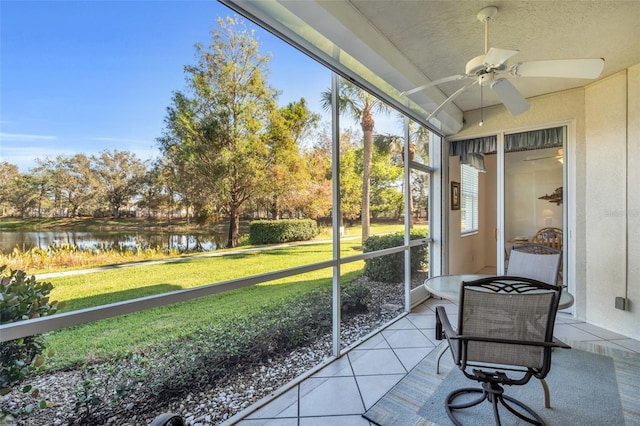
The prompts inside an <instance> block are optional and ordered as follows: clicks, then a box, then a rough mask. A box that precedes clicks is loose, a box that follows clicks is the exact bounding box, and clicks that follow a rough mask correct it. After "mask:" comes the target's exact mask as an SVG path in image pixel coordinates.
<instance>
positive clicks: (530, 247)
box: [507, 244, 562, 286]
mask: <svg viewBox="0 0 640 426" xmlns="http://www.w3.org/2000/svg"><path fill="white" fill-rule="evenodd" d="M561 262H562V251H561V250H557V249H554V248H552V247H549V246H545V245H542V244H521V245H517V246H513V247H512V248H511V253H510V254H509V263H508V265H507V275H509V276H512V277H525V278H532V279H534V280H538V281H542V282H543V283H546V284H551V285H560V286H562V276H561V274H560V265H561Z"/></svg>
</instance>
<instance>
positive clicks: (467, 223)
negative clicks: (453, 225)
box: [460, 164, 478, 235]
mask: <svg viewBox="0 0 640 426" xmlns="http://www.w3.org/2000/svg"><path fill="white" fill-rule="evenodd" d="M460 229H461V230H462V234H463V235H464V234H470V233H474V232H478V170H477V169H475V168H474V167H471V166H468V165H466V164H462V165H461V166H460Z"/></svg>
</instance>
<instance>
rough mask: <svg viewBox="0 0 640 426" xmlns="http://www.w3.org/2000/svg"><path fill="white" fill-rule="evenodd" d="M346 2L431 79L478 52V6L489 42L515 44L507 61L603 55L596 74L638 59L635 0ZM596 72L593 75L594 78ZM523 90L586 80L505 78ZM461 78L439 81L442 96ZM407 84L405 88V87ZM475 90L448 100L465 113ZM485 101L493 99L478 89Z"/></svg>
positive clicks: (476, 102) (457, 68) (475, 100)
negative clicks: (489, 14)
mask: <svg viewBox="0 0 640 426" xmlns="http://www.w3.org/2000/svg"><path fill="white" fill-rule="evenodd" d="M351 3H352V4H353V6H354V7H355V8H356V9H357V10H358V11H359V12H360V13H361V14H362V15H363V16H364V17H365V18H366V19H367V20H368V21H369V22H371V25H373V26H374V27H376V28H377V29H378V30H379V31H380V32H381V33H382V34H384V35H385V36H386V37H387V38H388V39H389V40H390V41H391V43H392V44H393V45H394V46H396V47H397V48H398V49H399V50H400V51H402V52H403V53H404V55H406V56H407V58H409V60H410V61H412V62H413V63H414V64H415V65H416V66H417V67H418V68H419V69H420V70H421V71H422V72H423V73H424V75H425V76H426V77H427V78H429V79H431V80H435V79H440V78H442V77H447V76H449V75H455V74H464V67H465V64H466V63H467V61H468V60H470V59H471V58H473V57H475V56H478V55H481V54H483V53H484V24H483V23H482V22H480V21H479V20H478V19H477V14H478V12H479V11H480V10H481V9H482V8H484V7H486V6H496V7H497V8H498V14H497V15H496V16H495V18H494V19H493V20H491V21H490V22H489V47H499V48H503V49H512V50H519V51H520V53H519V54H518V55H516V56H514V57H513V58H512V59H511V60H510V61H509V62H508V63H510V64H511V63H514V62H524V61H530V60H545V59H574V58H604V59H605V67H604V71H603V73H602V76H607V75H610V74H613V73H615V72H617V71H619V70H621V69H624V68H627V67H629V66H630V65H633V64H636V63H639V62H640V1H626V2H625V1H415V2H414V1H401V2H395V1H369V0H351ZM602 76H601V77H602ZM510 81H511V82H512V83H513V85H514V86H516V88H518V90H519V91H520V92H521V93H522V94H523V95H524V96H525V98H528V97H531V96H537V95H541V94H544V93H550V92H557V91H560V90H565V89H570V88H574V87H580V86H584V85H585V84H586V83H589V82H590V80H583V79H564V78H512V79H510ZM461 85H462V82H452V83H447V84H445V85H441V86H440V88H441V90H442V91H443V92H444V93H445V94H446V95H447V96H449V95H450V94H451V93H453V91H455V90H456V89H458V88H460V87H461ZM405 89H408V88H405ZM479 91H480V89H479V87H477V86H474V88H473V90H470V91H466V92H465V94H463V95H461V96H460V97H458V98H456V99H455V101H454V102H455V104H456V105H457V106H458V107H459V108H460V109H461V110H462V111H468V110H472V109H476V108H479V107H480V93H479ZM484 95H485V99H484V100H485V104H489V105H491V104H497V103H499V101H498V100H497V98H495V97H494V96H492V95H491V91H487V90H485V93H484Z"/></svg>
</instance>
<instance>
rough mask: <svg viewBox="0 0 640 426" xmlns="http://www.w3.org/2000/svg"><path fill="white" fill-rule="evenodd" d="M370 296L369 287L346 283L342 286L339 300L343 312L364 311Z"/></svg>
mask: <svg viewBox="0 0 640 426" xmlns="http://www.w3.org/2000/svg"><path fill="white" fill-rule="evenodd" d="M370 297H371V289H370V288H369V287H367V286H365V285H363V284H353V283H351V284H347V285H345V286H344V287H342V292H341V293H340V302H341V304H342V312H343V313H345V314H350V313H358V312H364V311H366V310H367V302H368V301H369V300H370Z"/></svg>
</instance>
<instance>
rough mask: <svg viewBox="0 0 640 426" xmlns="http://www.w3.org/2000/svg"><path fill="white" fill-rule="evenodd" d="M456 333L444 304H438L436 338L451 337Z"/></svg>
mask: <svg viewBox="0 0 640 426" xmlns="http://www.w3.org/2000/svg"><path fill="white" fill-rule="evenodd" d="M455 335H456V332H455V331H454V329H453V327H452V326H451V322H450V321H449V317H448V316H447V311H445V309H444V306H436V340H442V339H444V338H445V337H447V336H448V337H450V338H451V337H453V336H455Z"/></svg>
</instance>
